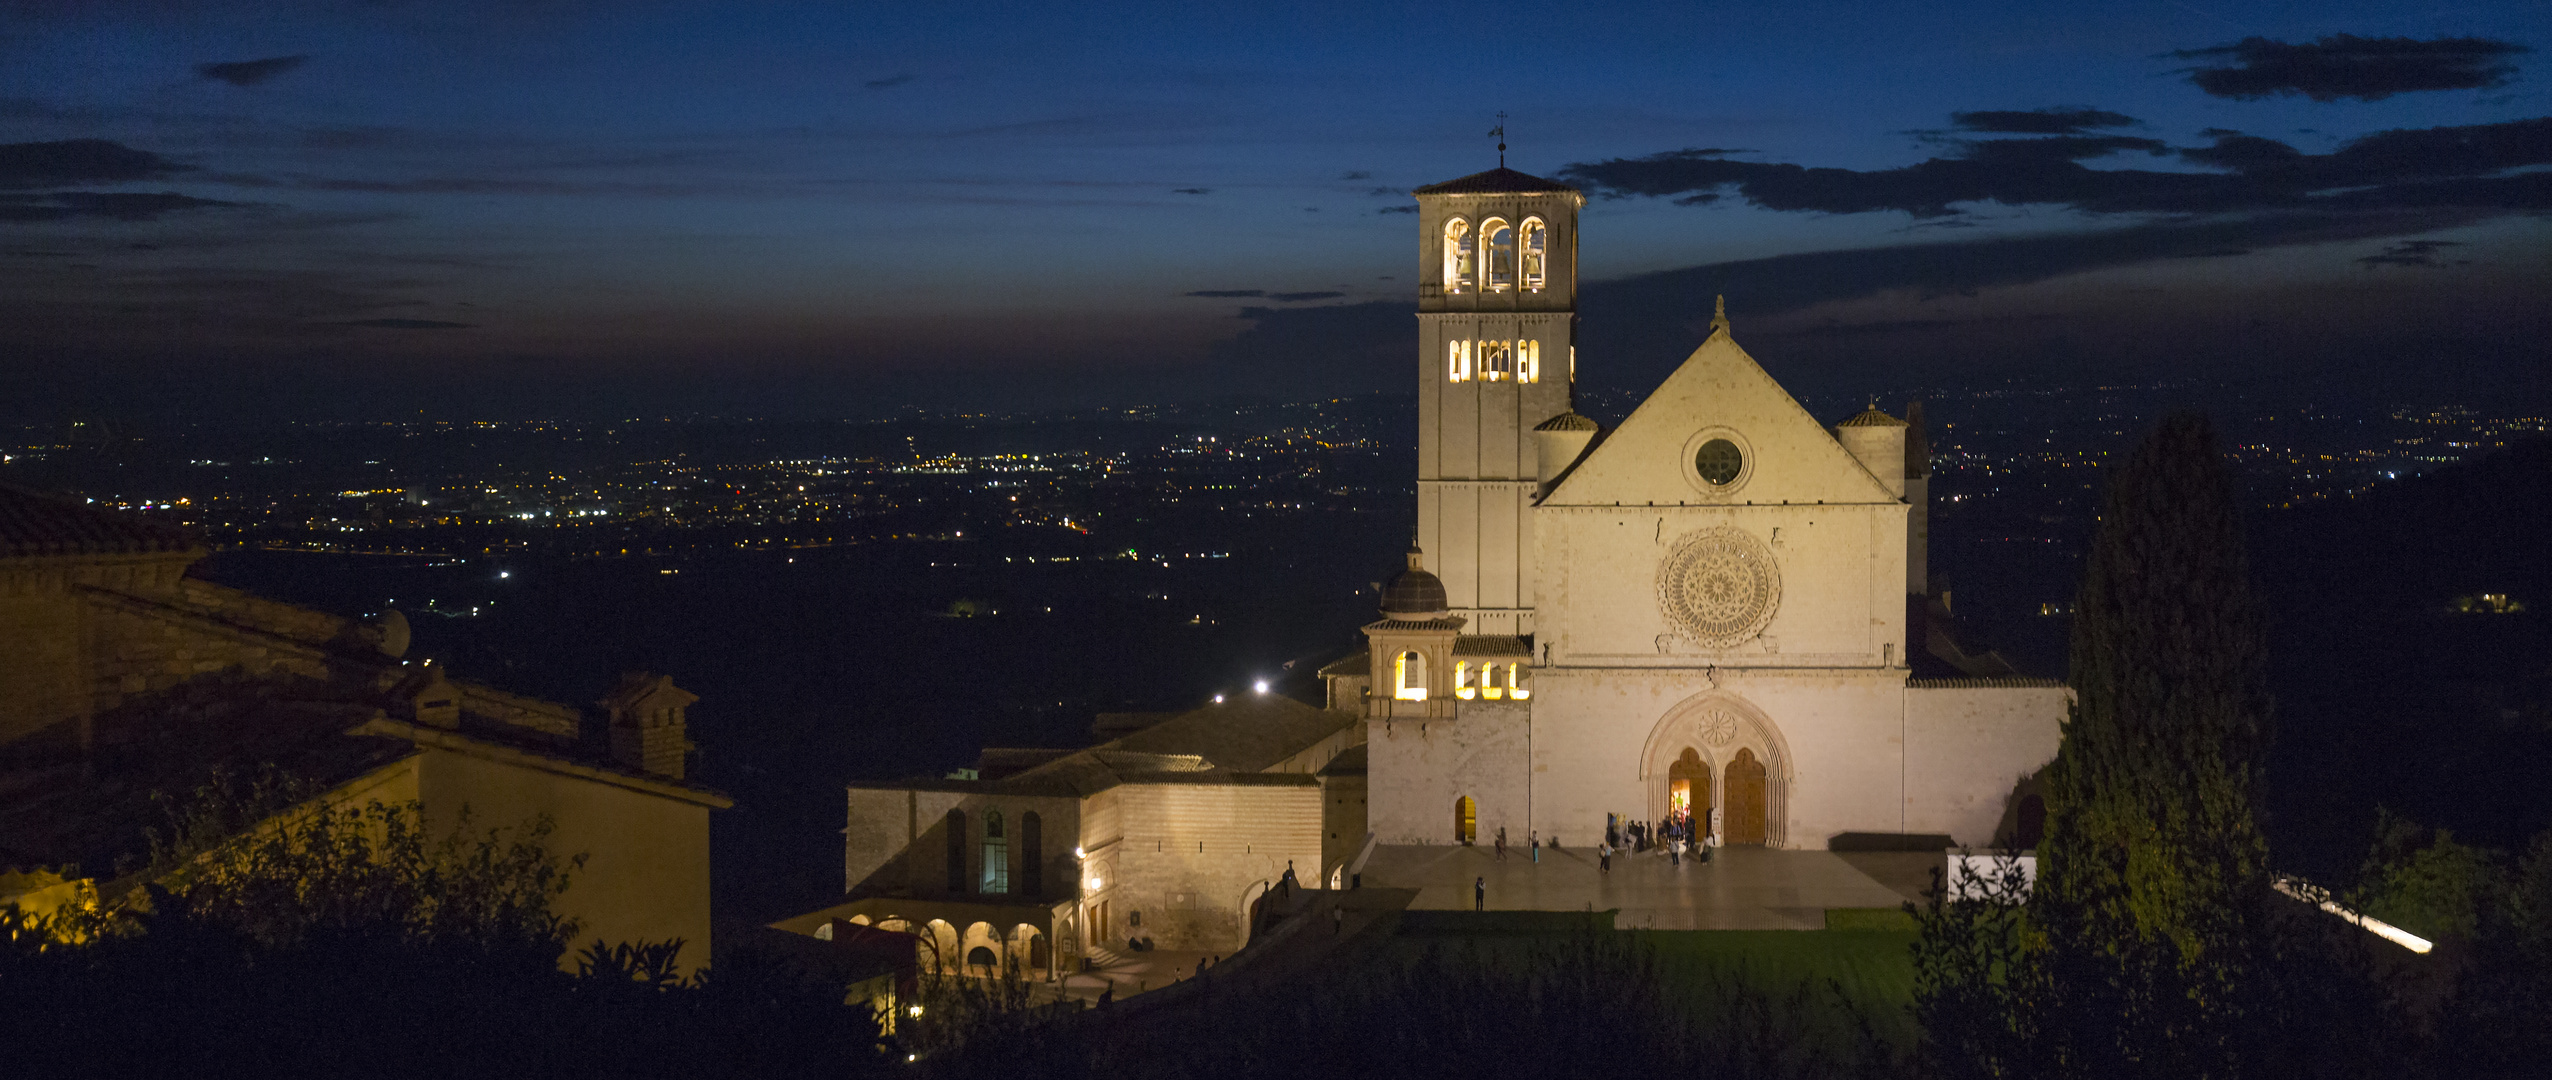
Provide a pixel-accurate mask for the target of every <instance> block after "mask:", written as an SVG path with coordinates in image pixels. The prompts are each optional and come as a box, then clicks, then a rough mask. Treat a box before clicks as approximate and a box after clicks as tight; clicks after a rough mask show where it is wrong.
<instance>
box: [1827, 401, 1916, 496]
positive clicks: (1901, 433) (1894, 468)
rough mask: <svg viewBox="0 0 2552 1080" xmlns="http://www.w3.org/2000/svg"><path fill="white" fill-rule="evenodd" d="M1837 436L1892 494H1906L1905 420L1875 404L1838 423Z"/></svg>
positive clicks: (1835, 434) (1835, 430) (1835, 435)
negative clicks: (1887, 412)
mask: <svg viewBox="0 0 2552 1080" xmlns="http://www.w3.org/2000/svg"><path fill="white" fill-rule="evenodd" d="M1834 437H1835V438H1836V439H1837V440H1840V441H1841V442H1842V443H1843V448H1844V449H1846V450H1849V451H1851V452H1852V456H1853V457H1854V458H1857V459H1859V460H1860V462H1861V466H1862V467H1863V468H1866V469H1868V470H1870V475H1872V476H1875V477H1877V478H1878V481H1879V483H1881V484H1884V485H1886V487H1887V493H1888V494H1890V495H1893V496H1895V497H1897V498H1899V499H1902V498H1904V497H1905V421H1903V420H1899V419H1897V418H1895V417H1893V416H1889V415H1888V414H1886V413H1883V412H1880V411H1879V407H1878V406H1877V405H1875V404H1874V405H1871V406H1870V407H1869V408H1868V409H1865V410H1863V411H1862V412H1861V415H1859V416H1855V417H1853V418H1851V419H1849V420H1846V421H1844V422H1842V423H1840V424H1837V425H1835V427H1834Z"/></svg>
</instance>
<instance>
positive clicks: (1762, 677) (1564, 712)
mask: <svg viewBox="0 0 2552 1080" xmlns="http://www.w3.org/2000/svg"><path fill="white" fill-rule="evenodd" d="M1904 677H1905V676H1904V672H1903V671H1902V670H1888V669H1858V670H1856V669H1842V670H1827V671H1803V670H1782V669H1762V668H1756V669H1738V670H1733V671H1732V670H1729V669H1724V668H1723V669H1720V670H1718V671H1716V672H1711V671H1707V670H1702V671H1693V670H1685V671H1639V670H1631V671H1586V670H1582V669H1581V670H1570V669H1558V670H1546V671H1544V672H1543V673H1541V675H1540V676H1539V677H1538V679H1537V682H1536V686H1537V687H1538V689H1537V690H1536V692H1535V694H1534V698H1533V707H1534V741H1533V767H1534V774H1533V775H1534V778H1535V780H1536V782H1537V787H1536V791H1535V805H1534V818H1535V824H1536V826H1537V827H1539V828H1540V829H1541V830H1542V835H1543V836H1544V837H1545V838H1547V837H1550V836H1552V835H1553V834H1554V833H1557V834H1559V835H1561V836H1562V837H1564V838H1566V839H1567V840H1568V841H1569V842H1570V843H1571V844H1580V843H1587V844H1591V843H1592V842H1593V841H1594V840H1595V839H1596V838H1597V837H1598V835H1599V834H1601V833H1602V831H1603V827H1604V820H1605V815H1606V814H1619V815H1623V816H1625V817H1630V818H1637V819H1646V820H1656V819H1658V818H1661V817H1663V816H1664V812H1665V809H1666V785H1667V768H1668V767H1669V766H1670V765H1671V763H1672V762H1673V761H1674V760H1675V759H1676V758H1677V757H1679V756H1680V755H1681V753H1682V751H1683V750H1684V749H1686V748H1690V749H1693V750H1694V751H1695V752H1696V754H1697V756H1699V757H1700V758H1701V759H1702V760H1703V761H1704V762H1706V763H1707V764H1709V766H1710V776H1711V784H1712V787H1713V794H1714V797H1713V798H1712V799H1711V800H1710V802H1711V805H1713V806H1718V807H1723V808H1724V807H1726V806H1727V805H1728V801H1727V798H1726V796H1725V792H1726V787H1727V776H1728V766H1729V764H1730V763H1731V762H1732V761H1734V760H1735V759H1736V756H1737V752H1738V751H1739V750H1746V751H1748V752H1750V753H1751V754H1752V756H1753V757H1754V759H1755V760H1756V761H1758V762H1761V763H1762V764H1763V765H1764V767H1765V773H1766V802H1767V804H1768V805H1767V807H1766V809H1767V811H1768V815H1767V821H1766V826H1767V828H1766V832H1767V834H1768V835H1767V839H1768V841H1769V843H1770V845H1771V846H1774V847H1804V848H1822V847H1825V846H1827V844H1828V843H1829V842H1830V841H1831V840H1832V839H1833V837H1835V836H1836V835H1838V834H1843V833H1865V832H1880V833H1892V832H1898V831H1901V830H1902V828H1903V822H1904V809H1903V807H1902V805H1901V803H1900V801H1899V800H1900V793H1901V791H1902V790H1903V787H1902V785H1903V771H1902V770H1903V755H1902V753H1901V744H1900V736H1901V726H1902V719H1903V699H1902V694H1903V689H1902V687H1903V683H1904ZM1643 773H1645V774H1646V775H1643ZM1377 786H1379V785H1377Z"/></svg>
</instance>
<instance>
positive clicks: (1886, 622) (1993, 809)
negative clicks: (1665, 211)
mask: <svg viewBox="0 0 2552 1080" xmlns="http://www.w3.org/2000/svg"><path fill="white" fill-rule="evenodd" d="M1415 194H1416V196H1417V199H1418V204H1419V215H1418V219H1419V242H1420V255H1419V261H1420V267H1421V273H1422V275H1423V277H1422V284H1421V285H1420V291H1419V313H1418V320H1419V325H1420V335H1419V338H1420V342H1419V357H1418V395H1419V429H1418V447H1419V455H1418V476H1417V489H1418V490H1417V496H1418V529H1417V544H1416V547H1415V549H1414V550H1412V552H1411V553H1410V557H1409V565H1408V567H1407V568H1406V569H1405V570H1404V571H1403V572H1402V573H1401V575H1400V576H1399V577H1398V578H1396V579H1394V580H1393V582H1392V583H1391V585H1390V586H1389V587H1387V588H1386V590H1385V592H1384V596H1383V598H1382V599H1383V605H1382V606H1383V611H1382V614H1383V618H1382V619H1381V620H1380V621H1378V622H1375V623H1373V624H1371V625H1370V626H1367V627H1366V628H1365V635H1366V638H1367V643H1368V648H1367V650H1366V652H1365V654H1364V655H1361V656H1356V657H1350V658H1349V659H1347V660H1344V661H1341V662H1339V663H1336V664H1332V665H1330V666H1329V667H1328V668H1325V669H1323V672H1322V674H1323V676H1324V677H1325V678H1326V679H1327V680H1328V689H1329V704H1330V706H1331V708H1333V709H1337V710H1341V711H1348V712H1353V713H1357V714H1360V715H1362V716H1363V717H1364V718H1365V729H1366V731H1365V742H1366V752H1365V762H1364V768H1365V775H1364V783H1365V785H1366V789H1367V800H1368V805H1369V821H1368V828H1369V831H1370V832H1371V833H1372V834H1373V837H1374V839H1375V840H1376V841H1377V842H1379V843H1384V844H1403V843H1420V844H1423V843H1467V842H1479V841H1484V840H1485V839H1486V838H1488V837H1490V836H1492V835H1494V834H1495V832H1496V831H1497V830H1499V829H1504V830H1506V831H1507V832H1508V834H1509V835H1510V837H1511V838H1512V839H1514V840H1516V841H1517V842H1521V841H1522V840H1523V839H1524V837H1525V836H1527V835H1528V833H1535V832H1538V833H1539V834H1540V835H1541V836H1543V837H1546V838H1549V837H1561V838H1567V837H1572V836H1573V837H1576V838H1579V839H1581V840H1584V841H1586V842H1588V843H1592V842H1593V841H1594V839H1595V838H1596V837H1597V836H1599V835H1600V834H1602V833H1603V832H1604V831H1605V828H1606V825H1607V823H1608V821H1618V820H1641V821H1652V822H1655V821H1666V820H1672V819H1679V818H1682V819H1689V820H1692V821H1694V822H1698V823H1709V822H1713V821H1716V822H1717V823H1718V824H1717V828H1718V830H1719V832H1718V835H1719V837H1720V839H1721V841H1722V842H1724V843H1728V844H1755V845H1767V846H1773V847H1800V848H1822V847H1828V846H1836V845H1843V844H1848V843H1851V842H1854V841H1855V840H1859V839H1862V838H1868V839H1870V840H1872V841H1874V842H1884V839H1883V838H1886V837H1899V838H1902V837H1906V836H1909V835H1911V836H1920V837H1929V838H1933V839H1935V840H1936V839H1937V838H1938V837H1942V836H1947V837H1949V838H1951V839H1952V840H1953V841H1954V842H1956V843H1962V844H1974V845H1980V846H1981V845H1986V844H1991V843H1996V842H2007V841H2008V840H2009V839H2011V837H2010V835H2009V834H2010V833H2011V832H2012V831H2013V826H2014V824H2015V822H2014V819H2015V817H2016V816H2020V807H2019V805H2018V804H2019V803H2020V802H2021V800H2022V799H2025V798H2027V795H2026V791H2027V784H2026V781H2027V779H2028V778H2029V777H2031V776H2032V775H2034V774H2035V773H2036V771H2037V770H2038V769H2039V768H2040V767H2041V766H2043V765H2044V764H2045V763H2046V762H2047V761H2049V760H2050V759H2052V758H2053V757H2054V755H2055V751H2056V744H2057V739H2058V734H2059V729H2060V726H2061V722H2062V718H2063V716H2064V714H2065V709H2066V700H2067V699H2066V691H2065V689H2064V687H2063V686H2062V684H2061V683H2060V682H2058V681H2056V680H2048V679H2029V678H2023V677H2020V676H2018V675H2017V674H2016V673H2014V672H2012V671H2010V669H2009V668H2008V667H2007V666H2006V665H2002V664H2000V663H1999V662H1998V661H1996V660H1995V659H1994V658H1992V657H1991V656H1979V655H1976V654H1973V653H1970V652H1967V651H1965V650H1962V649H1961V648H1960V647H1959V646H1958V645H1957V644H1956V641H1955V639H1954V637H1953V636H1952V635H1951V634H1949V633H1948V632H1947V630H1946V628H1945V626H1944V625H1943V623H1944V620H1943V618H1942V617H1943V616H1945V615H1946V614H1947V612H1946V603H1945V597H1935V596H1932V595H1931V594H1930V590H1929V589H1928V587H1927V581H1926V575H1925V559H1926V551H1925V548H1926V541H1927V536H1926V528H1925V524H1926V509H1925V506H1926V501H1927V491H1926V487H1927V484H1928V476H1929V472H1930V470H1929V467H1928V459H1929V454H1928V451H1927V450H1926V449H1925V444H1924V441H1923V435H1922V432H1921V430H1920V429H1919V427H1917V426H1915V424H1914V423H1909V422H1908V421H1907V420H1906V419H1900V418H1898V417H1894V416H1890V415H1888V414H1886V413H1884V412H1882V411H1880V410H1879V409H1878V408H1876V407H1875V406H1873V407H1872V408H1870V409H1868V410H1866V411H1863V412H1861V413H1860V414H1858V415H1855V416H1851V417H1849V418H1844V419H1842V420H1841V421H1840V422H1838V423H1836V424H1834V425H1832V426H1830V427H1829V426H1827V425H1826V424H1824V423H1821V422H1820V421H1818V420H1817V419H1816V418H1814V417H1812V416H1810V415H1809V414H1808V412H1807V411H1806V410H1805V409H1803V408H1802V407H1801V406H1800V405H1799V403H1798V402H1797V401H1796V400H1794V399H1793V398H1792V397H1791V396H1790V395H1789V394H1788V393H1787V392H1786V391H1784V390H1783V389H1782V388H1781V386H1780V385H1779V384H1778V383H1776V382H1774V381H1773V379H1772V378H1771V376H1769V375H1768V374H1766V373H1765V371H1764V370H1763V368H1762V367H1760V366H1758V365H1757V364H1756V363H1755V361H1754V359H1753V358H1752V357H1750V356H1748V355H1747V354H1746V352H1745V350H1744V349H1742V348H1740V347H1739V346H1738V345H1737V342H1736V340H1735V338H1734V336H1733V335H1732V332H1731V329H1730V326H1729V322H1728V320H1727V318H1726V314H1725V311H1724V308H1723V310H1722V311H1721V312H1720V314H1719V315H1718V317H1716V318H1714V320H1713V321H1712V324H1711V327H1710V332H1709V335H1708V337H1707V338H1706V339H1705V340H1704V341H1703V342H1702V344H1701V346H1700V347H1699V348H1697V349H1695V350H1694V351H1693V352H1692V354H1691V355H1690V356H1689V357H1688V358H1686V359H1685V361H1684V362H1683V364H1682V365H1681V366H1680V367H1679V368H1677V369H1676V370H1675V372H1674V373H1673V374H1672V375H1670V376H1669V377H1668V378H1667V379H1666V381H1665V382H1664V384H1663V385H1660V386H1659V387H1658V388H1657V389H1656V390H1655V391H1654V392H1652V393H1651V394H1649V396H1648V397H1647V398H1646V399H1645V400H1644V401H1642V402H1641V403H1640V404H1639V406H1638V408H1637V409H1635V410H1634V411H1633V412H1632V413H1631V415H1630V416H1629V417H1628V418H1626V419H1625V420H1623V421H1622V422H1621V424H1620V425H1619V426H1617V427H1614V428H1610V429H1607V428H1604V427H1603V426H1601V425H1599V424H1597V423H1596V422H1595V421H1593V420H1590V419H1588V418H1586V417H1584V416H1581V415H1579V414H1578V413H1577V412H1576V411H1575V410H1574V409H1573V408H1572V407H1571V395H1570V388H1571V385H1572V384H1573V383H1574V381H1575V378H1576V374H1577V370H1576V369H1577V359H1576V348H1575V345H1574V336H1575V330H1576V325H1577V315H1576V300H1577V295H1576V294H1577V290H1576V263H1577V260H1576V247H1577V229H1576V226H1577V212H1578V210H1579V208H1580V207H1582V206H1583V204H1584V201H1585V200H1584V197H1583V196H1582V195H1580V194H1579V193H1578V192H1576V191H1575V190H1572V189H1570V188H1568V187H1566V186H1565V185H1561V184H1558V183H1554V182H1551V181H1548V180H1543V179H1540V178H1537V177H1533V176H1528V175H1526V174H1523V173H1520V172H1516V171H1513V170H1510V169H1506V168H1503V167H1501V168H1499V169H1495V170H1492V171H1489V172H1485V173H1480V174H1477V175H1474V176H1468V177H1464V178H1462V179H1459V180H1453V181H1448V182H1446V183H1442V184H1436V185H1433V186H1430V187H1425V188H1420V189H1418V190H1417V192H1416V193H1415ZM1908 413H1909V416H1911V417H1912V418H1914V420H1915V423H1919V412H1917V411H1915V410H1913V409H1909V410H1908ZM1713 811H1717V813H1716V815H1715V816H1714V814H1713Z"/></svg>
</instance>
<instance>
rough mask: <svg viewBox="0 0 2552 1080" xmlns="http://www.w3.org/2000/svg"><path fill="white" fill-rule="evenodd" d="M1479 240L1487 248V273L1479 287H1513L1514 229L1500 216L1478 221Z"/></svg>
mask: <svg viewBox="0 0 2552 1080" xmlns="http://www.w3.org/2000/svg"><path fill="white" fill-rule="evenodd" d="M1480 242H1481V243H1482V244H1484V245H1486V246H1487V248H1488V262H1489V266H1488V273H1487V274H1486V275H1483V277H1482V280H1481V282H1480V284H1481V287H1482V288H1484V289H1486V290H1488V291H1489V292H1505V291H1507V290H1509V289H1512V288H1514V287H1515V230H1514V229H1512V228H1509V227H1508V226H1507V224H1506V221H1505V220H1504V219H1502V218H1490V219H1489V220H1487V221H1483V222H1481V223H1480Z"/></svg>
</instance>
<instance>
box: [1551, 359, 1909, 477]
mask: <svg viewBox="0 0 2552 1080" xmlns="http://www.w3.org/2000/svg"><path fill="white" fill-rule="evenodd" d="M1705 428H1726V429H1730V430H1733V431H1735V432H1736V433H1737V434H1738V435H1739V436H1741V440H1740V441H1741V443H1742V444H1743V445H1746V446H1748V447H1749V449H1750V451H1751V452H1750V453H1749V454H1748V455H1747V456H1748V458H1749V459H1750V462H1751V464H1750V470H1751V471H1749V472H1748V473H1747V474H1746V476H1745V479H1744V482H1743V483H1742V484H1741V485H1739V486H1738V487H1737V488H1736V489H1735V490H1733V491H1731V492H1729V493H1728V494H1726V495H1724V496H1718V497H1713V496H1711V495H1706V494H1704V493H1703V492H1702V491H1700V490H1699V489H1696V488H1695V487H1694V486H1693V484H1692V482H1691V481H1689V480H1687V479H1686V475H1687V473H1688V471H1689V468H1690V464H1689V463H1688V462H1686V461H1685V460H1684V458H1685V457H1686V456H1687V455H1688V454H1689V453H1690V451H1689V450H1688V449H1687V447H1688V445H1689V444H1691V442H1692V440H1693V438H1694V436H1695V435H1697V434H1699V433H1700V432H1701V431H1702V430H1703V429H1705ZM1785 501H1786V502H1790V503H1794V504H1796V503H1816V502H1819V501H1823V502H1827V503H1873V502H1895V501H1897V498H1896V496H1894V495H1890V494H1888V491H1887V487H1886V485H1884V484H1882V483H1880V482H1879V479H1878V477H1876V476H1872V475H1871V474H1870V471H1869V470H1868V469H1866V468H1864V467H1862V465H1861V462H1860V460H1859V459H1857V458H1854V457H1853V456H1852V452H1851V451H1849V450H1845V449H1844V448H1843V444H1842V443H1839V442H1836V441H1835V439H1834V435H1833V433H1832V432H1829V431H1827V430H1826V428H1825V425H1823V424H1819V423H1817V421H1816V418H1815V417H1813V416H1810V415H1808V411H1807V410H1806V409H1804V408H1801V407H1800V406H1799V402H1798V400H1797V399H1795V398H1793V397H1791V396H1790V392H1789V391H1787V390H1784V389H1782V388H1781V384H1780V383H1777V382H1774V381H1773V378H1772V376H1771V375H1770V374H1769V373H1767V372H1765V371H1764V370H1763V367H1762V366H1761V365H1759V364H1757V363H1755V361H1754V358H1753V357H1751V356H1748V355H1746V351H1745V350H1744V349H1741V348H1738V347H1737V343H1736V341H1735V340H1733V339H1731V338H1730V337H1729V336H1728V330H1727V328H1726V327H1725V326H1724V325H1723V326H1721V327H1719V328H1717V329H1715V330H1713V331H1712V332H1711V335H1710V337H1709V339H1708V340H1705V341H1703V342H1702V343H1701V347H1700V348H1697V349H1694V350H1693V352H1692V355H1691V356H1689V357H1686V358H1684V362H1683V365H1682V366H1680V367H1677V368H1676V369H1675V371H1674V374H1671V375H1668V376H1666V381H1665V382H1664V383H1662V384H1660V385H1659V386H1658V387H1657V389H1656V391H1655V392H1654V393H1651V394H1649V395H1648V398H1647V400H1645V401H1642V402H1640V405H1639V408H1638V409H1636V410H1634V411H1632V413H1631V414H1630V418H1629V419H1627V420H1624V421H1622V424H1621V426H1620V427H1619V428H1616V429H1614V430H1613V432H1612V433H1611V434H1610V435H1609V436H1607V437H1606V438H1604V439H1603V440H1602V441H1600V442H1598V443H1596V444H1595V446H1594V448H1593V449H1591V450H1589V451H1588V452H1587V455H1586V457H1585V458H1584V459H1583V460H1581V461H1579V462H1578V463H1577V465H1576V467H1575V468H1572V469H1570V470H1569V472H1568V475H1567V476H1566V477H1565V478H1564V479H1562V480H1561V481H1560V484H1559V486H1558V487H1557V488H1554V489H1553V490H1552V491H1551V493H1550V495H1549V496H1548V497H1546V498H1544V499H1543V500H1542V505H1545V506H1611V505H1613V504H1615V503H1619V504H1621V505H1623V506H1645V505H1648V504H1651V503H1654V504H1656V505H1660V506H1674V505H1678V504H1686V503H1696V504H1697V503H1755V504H1757V505H1762V504H1766V503H1780V502H1785Z"/></svg>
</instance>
